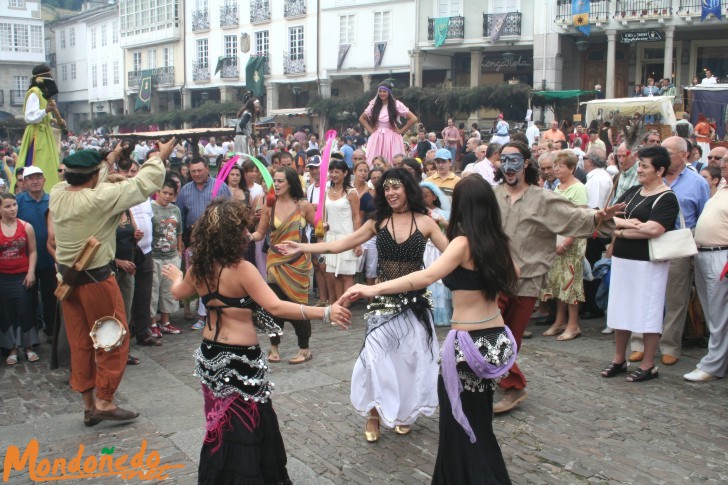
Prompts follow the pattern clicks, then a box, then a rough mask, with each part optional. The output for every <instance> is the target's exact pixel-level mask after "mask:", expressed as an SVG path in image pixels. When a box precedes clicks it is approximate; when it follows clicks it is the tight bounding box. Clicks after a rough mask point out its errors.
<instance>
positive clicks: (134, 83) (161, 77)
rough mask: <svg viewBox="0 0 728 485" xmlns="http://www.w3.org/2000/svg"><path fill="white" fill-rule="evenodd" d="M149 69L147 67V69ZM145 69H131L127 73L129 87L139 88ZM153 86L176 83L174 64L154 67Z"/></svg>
mask: <svg viewBox="0 0 728 485" xmlns="http://www.w3.org/2000/svg"><path fill="white" fill-rule="evenodd" d="M146 70H148V69H145V70H144V71H146ZM144 71H129V72H128V73H127V88H128V89H137V88H138V87H139V85H140V84H141V82H142V73H143V72H144ZM152 71H153V72H152V86H165V85H172V84H174V66H165V67H158V68H156V69H152Z"/></svg>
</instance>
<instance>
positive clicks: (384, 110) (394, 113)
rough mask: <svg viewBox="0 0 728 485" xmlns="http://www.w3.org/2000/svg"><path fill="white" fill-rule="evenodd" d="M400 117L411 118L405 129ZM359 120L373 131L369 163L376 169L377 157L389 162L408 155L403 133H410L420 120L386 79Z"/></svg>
mask: <svg viewBox="0 0 728 485" xmlns="http://www.w3.org/2000/svg"><path fill="white" fill-rule="evenodd" d="M400 116H404V117H405V118H407V122H406V123H405V125H404V126H403V127H402V128H398V127H397V118H398V117H400ZM359 123H361V125H362V126H363V127H364V129H365V130H366V131H368V132H369V133H370V135H369V141H368V142H367V148H366V151H367V163H368V164H369V168H372V160H373V159H374V157H377V156H381V157H383V158H384V159H385V160H386V161H387V163H391V162H392V157H394V156H395V155H398V154H400V153H401V154H404V142H403V140H402V133H406V132H407V130H409V129H410V127H411V126H412V125H414V124H415V123H417V116H415V115H414V114H413V113H412V112H410V110H409V108H407V106H405V105H404V104H403V103H402V102H400V101H397V100H396V99H395V98H394V95H392V85H391V84H389V83H388V82H382V83H380V84H379V87H378V88H377V96H376V97H375V98H374V99H372V100H371V101H370V102H369V106H367V109H365V110H364V113H363V114H362V115H361V116H360V117H359Z"/></svg>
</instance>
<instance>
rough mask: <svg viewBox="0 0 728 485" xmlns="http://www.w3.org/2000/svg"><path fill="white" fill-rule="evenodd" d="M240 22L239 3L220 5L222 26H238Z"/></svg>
mask: <svg viewBox="0 0 728 485" xmlns="http://www.w3.org/2000/svg"><path fill="white" fill-rule="evenodd" d="M239 23H240V22H239V19H238V4H237V3H234V4H228V5H222V6H221V7H220V27H237V26H238V24H239Z"/></svg>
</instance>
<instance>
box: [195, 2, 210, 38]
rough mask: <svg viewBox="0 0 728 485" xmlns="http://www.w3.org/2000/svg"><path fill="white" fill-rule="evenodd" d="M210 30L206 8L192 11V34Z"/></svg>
mask: <svg viewBox="0 0 728 485" xmlns="http://www.w3.org/2000/svg"><path fill="white" fill-rule="evenodd" d="M201 30H210V14H209V12H208V10H207V9H206V8H198V9H197V10H193V11H192V32H199V31H201Z"/></svg>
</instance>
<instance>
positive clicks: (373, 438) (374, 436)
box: [364, 416, 381, 443]
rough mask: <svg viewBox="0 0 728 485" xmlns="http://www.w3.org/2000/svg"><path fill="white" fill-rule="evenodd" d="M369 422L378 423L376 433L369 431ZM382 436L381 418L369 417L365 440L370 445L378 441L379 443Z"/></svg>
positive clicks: (365, 429) (365, 428)
mask: <svg viewBox="0 0 728 485" xmlns="http://www.w3.org/2000/svg"><path fill="white" fill-rule="evenodd" d="M369 421H375V422H376V423H377V429H376V430H375V431H369V430H368V427H369ZM380 436H381V434H380V429H379V416H369V419H367V424H366V426H365V427H364V438H366V440H367V441H368V442H369V443H376V442H377V441H379V437H380Z"/></svg>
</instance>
